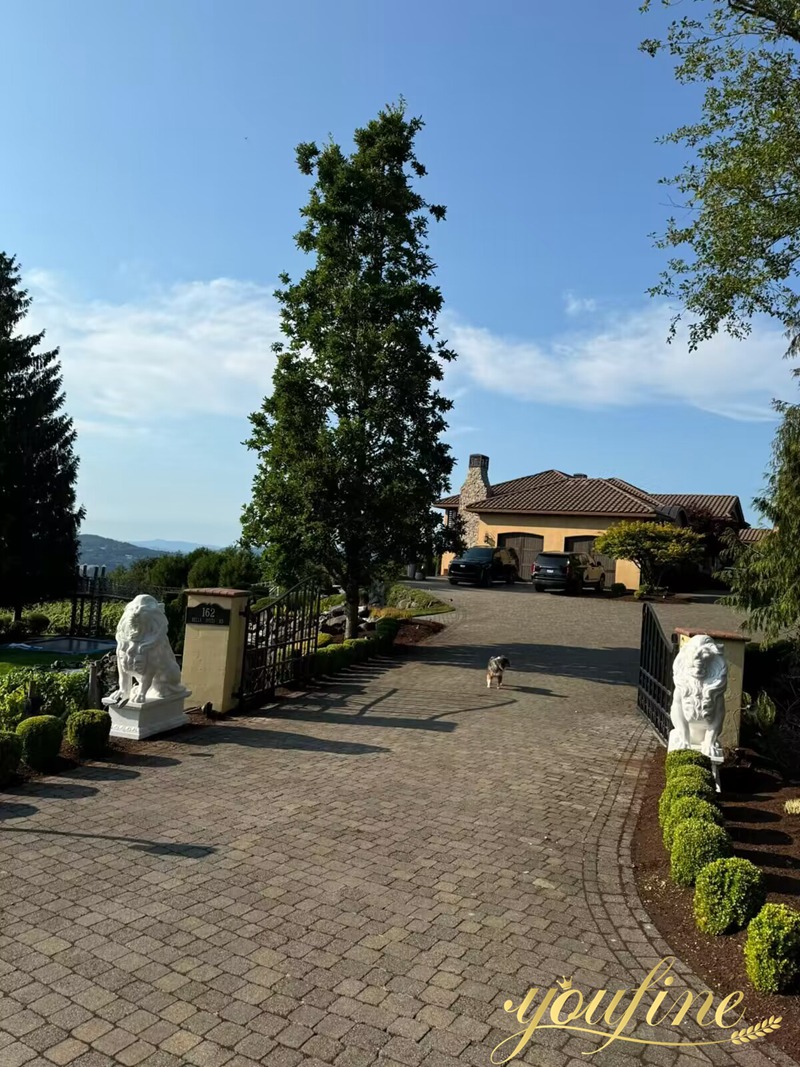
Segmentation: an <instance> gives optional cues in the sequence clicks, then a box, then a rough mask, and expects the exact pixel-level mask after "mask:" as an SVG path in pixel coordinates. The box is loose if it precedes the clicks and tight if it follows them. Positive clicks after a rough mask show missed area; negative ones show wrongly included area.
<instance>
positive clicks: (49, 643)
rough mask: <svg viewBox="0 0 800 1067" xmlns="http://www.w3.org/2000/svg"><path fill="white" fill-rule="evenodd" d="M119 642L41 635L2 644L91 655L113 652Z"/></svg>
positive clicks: (25, 649) (16, 650) (14, 647)
mask: <svg viewBox="0 0 800 1067" xmlns="http://www.w3.org/2000/svg"><path fill="white" fill-rule="evenodd" d="M116 647H117V642H116V641H115V640H114V639H113V638H112V637H40V638H39V639H38V640H36V641H26V642H25V643H24V644H12V645H0V650H2V649H8V648H11V649H14V651H15V652H57V653H58V654H59V655H60V656H89V655H91V654H92V653H95V652H113V651H114V649H115V648H116Z"/></svg>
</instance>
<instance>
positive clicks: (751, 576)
mask: <svg viewBox="0 0 800 1067" xmlns="http://www.w3.org/2000/svg"><path fill="white" fill-rule="evenodd" d="M775 406H776V408H777V409H778V411H779V412H780V414H781V416H782V418H781V423H780V426H779V427H778V432H777V433H776V435H775V442H774V445H773V449H772V461H771V465H770V469H769V471H768V474H767V485H766V489H765V491H764V493H763V495H762V496H760V497H758V498H757V499H756V500H755V501H754V502H753V503H754V505H755V507H756V508H757V509H758V511H759V512H760V514H761V515H762V516H763V517H764V518H765V519H766V521H767V522H768V523H769V525H770V526H771V527H772V530H771V532H770V533H769V534H767V536H766V537H765V538H764V539H763V540H762V541H756V543H755V544H753V545H749V546H746V547H744V548H741V549H739V550H738V551H736V552H735V553H734V566H733V569H732V572H731V578H730V585H731V592H730V596H729V597H726V600H727V602H728V603H730V604H731V605H732V606H733V607H736V608H738V609H739V610H740V611H742V612H744V613H745V619H746V625H747V627H748V629H751V630H756V631H758V630H760V631H762V632H763V633H764V634H765V635H766V637H767V638H776V637H779V636H780V635H781V634H783V633H785V632H786V631H790V632H792V633H793V635H794V637H795V638H797V637H798V636H800V582H798V578H797V576H798V574H800V405H797V404H782V403H776V405H775Z"/></svg>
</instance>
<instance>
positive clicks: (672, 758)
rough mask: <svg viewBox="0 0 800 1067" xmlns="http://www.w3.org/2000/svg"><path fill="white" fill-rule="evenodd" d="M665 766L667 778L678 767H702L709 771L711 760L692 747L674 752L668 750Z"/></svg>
mask: <svg viewBox="0 0 800 1067" xmlns="http://www.w3.org/2000/svg"><path fill="white" fill-rule="evenodd" d="M665 766H666V769H667V778H669V777H670V775H671V774H672V773H673V772H674V771H676V770H678V768H679V767H702V768H703V769H704V770H707V771H710V770H711V760H710V759H709V758H708V756H704V755H703V753H702V752H695V751H694V749H691V748H687V749H683V750H679V751H676V752H668V753H667V759H666V762H665Z"/></svg>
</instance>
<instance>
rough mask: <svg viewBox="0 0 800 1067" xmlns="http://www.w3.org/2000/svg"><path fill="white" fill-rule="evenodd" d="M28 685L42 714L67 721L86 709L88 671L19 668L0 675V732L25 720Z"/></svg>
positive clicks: (13, 727) (13, 728) (15, 726)
mask: <svg viewBox="0 0 800 1067" xmlns="http://www.w3.org/2000/svg"><path fill="white" fill-rule="evenodd" d="M31 684H33V686H34V687H35V690H36V692H37V693H38V694H39V696H40V697H41V698H42V709H41V710H42V712H43V714H46V715H56V716H58V718H66V717H67V715H69V714H70V713H71V712H73V711H80V710H81V708H85V707H86V702H87V697H88V695H89V671H88V670H78V671H74V672H70V673H66V672H64V671H61V670H55V669H48V668H45V667H38V668H37V667H18V668H15V669H14V670H11V671H7V672H6V673H5V674H2V675H0V729H3V730H15V729H16V728H17V724H18V723H19V722H20V721H21V720H22V719H23V718H24V717H25V699H26V697H27V695H28V691H29V689H30V686H31Z"/></svg>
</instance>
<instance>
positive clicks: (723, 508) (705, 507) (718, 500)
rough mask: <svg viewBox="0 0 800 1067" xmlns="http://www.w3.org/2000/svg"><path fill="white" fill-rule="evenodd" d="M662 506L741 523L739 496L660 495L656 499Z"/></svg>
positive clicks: (713, 494)
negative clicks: (669, 505)
mask: <svg viewBox="0 0 800 1067" xmlns="http://www.w3.org/2000/svg"><path fill="white" fill-rule="evenodd" d="M655 499H656V500H658V501H659V502H660V503H661V504H671V505H673V506H674V507H679V508H686V509H687V510H692V509H693V508H694V509H697V510H698V511H706V512H708V513H709V514H710V515H712V516H713V517H714V518H715V519H733V520H738V521H741V518H742V515H741V510H742V506H741V504H740V503H739V497H738V496H730V495H727V496H726V495H722V494H719V493H658V494H657V495H656V497H655Z"/></svg>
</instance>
